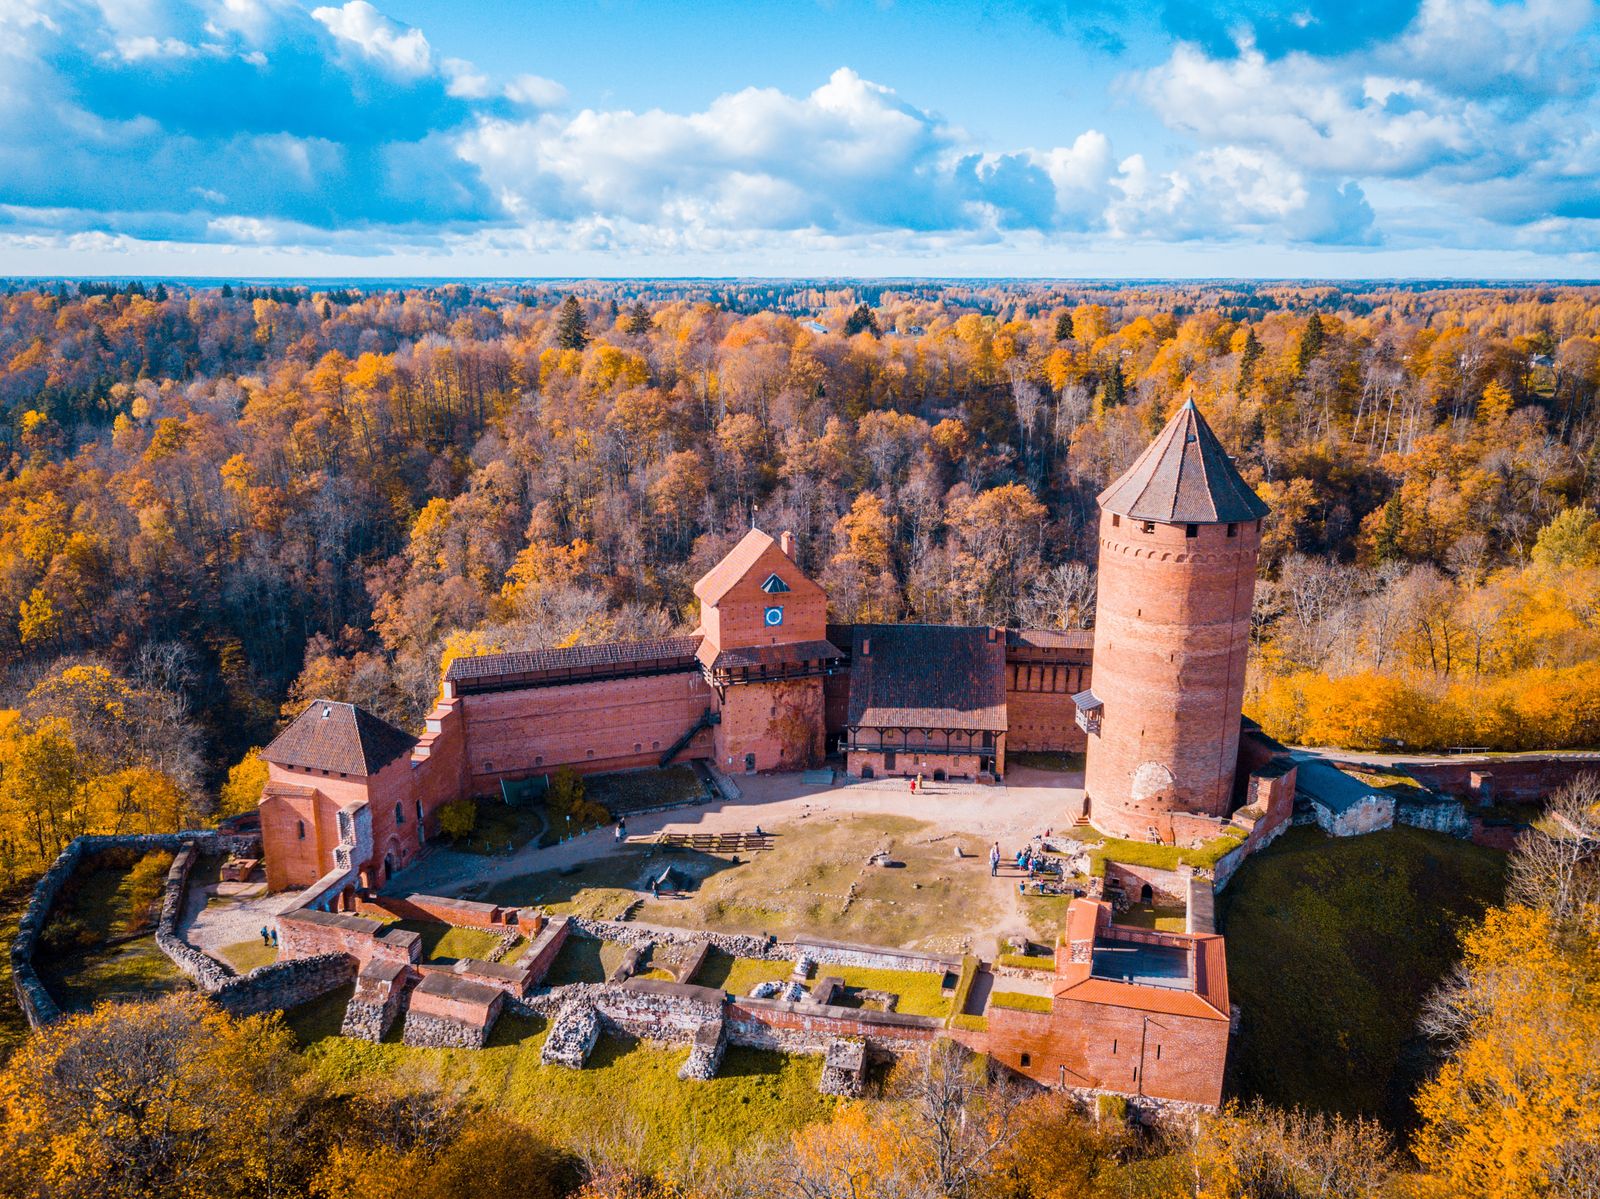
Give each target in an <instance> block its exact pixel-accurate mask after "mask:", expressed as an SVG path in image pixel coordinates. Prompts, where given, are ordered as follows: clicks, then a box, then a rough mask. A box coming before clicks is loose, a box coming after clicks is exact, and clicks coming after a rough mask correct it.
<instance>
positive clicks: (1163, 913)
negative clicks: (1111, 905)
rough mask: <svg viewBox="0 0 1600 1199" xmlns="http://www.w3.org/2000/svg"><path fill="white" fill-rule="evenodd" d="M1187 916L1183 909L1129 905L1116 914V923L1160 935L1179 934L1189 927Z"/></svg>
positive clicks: (1142, 904) (1138, 904)
mask: <svg viewBox="0 0 1600 1199" xmlns="http://www.w3.org/2000/svg"><path fill="white" fill-rule="evenodd" d="M1188 917H1189V914H1188V912H1186V911H1185V910H1184V909H1183V908H1163V907H1157V906H1156V905H1155V904H1153V903H1133V904H1129V905H1128V907H1127V910H1126V911H1123V912H1118V913H1117V916H1116V923H1118V924H1125V925H1127V926H1128V927H1130V928H1148V929H1153V930H1155V931H1156V932H1161V933H1181V932H1183V931H1184V930H1185V929H1187V928H1188V926H1189V920H1188Z"/></svg>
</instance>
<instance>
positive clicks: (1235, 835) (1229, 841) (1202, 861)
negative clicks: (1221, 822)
mask: <svg viewBox="0 0 1600 1199" xmlns="http://www.w3.org/2000/svg"><path fill="white" fill-rule="evenodd" d="M1248 835H1249V834H1248V833H1246V832H1245V831H1244V830H1243V829H1234V828H1230V829H1228V830H1227V831H1226V832H1224V833H1223V834H1222V835H1221V836H1218V837H1213V838H1212V839H1211V840H1209V841H1207V842H1206V843H1205V844H1204V845H1201V846H1198V847H1197V848H1195V849H1189V848H1187V847H1185V846H1182V845H1157V844H1155V843H1154V842H1153V841H1125V840H1123V839H1122V838H1120V837H1107V838H1105V840H1104V843H1103V844H1101V845H1097V846H1096V847H1095V848H1093V849H1091V850H1090V851H1089V870H1090V872H1091V873H1093V874H1094V875H1096V876H1098V877H1104V876H1105V872H1106V863H1107V862H1108V861H1111V862H1126V863H1127V864H1128V865H1130V866H1152V867H1154V868H1155V869H1157V870H1176V869H1177V868H1178V867H1179V866H1193V867H1195V868H1196V869H1197V870H1210V869H1211V867H1213V866H1215V865H1216V864H1217V863H1218V862H1219V861H1221V860H1222V859H1223V857H1224V856H1226V855H1227V854H1228V853H1229V852H1230V851H1232V850H1234V849H1236V848H1238V846H1239V845H1240V844H1241V843H1242V842H1243V841H1244V839H1245V838H1246V837H1247V836H1248Z"/></svg>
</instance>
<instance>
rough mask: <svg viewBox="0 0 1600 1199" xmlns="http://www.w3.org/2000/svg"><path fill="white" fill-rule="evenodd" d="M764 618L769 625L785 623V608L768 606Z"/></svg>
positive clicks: (774, 625)
mask: <svg viewBox="0 0 1600 1199" xmlns="http://www.w3.org/2000/svg"><path fill="white" fill-rule="evenodd" d="M762 619H764V620H765V621H766V622H767V624H768V625H769V626H772V627H776V626H778V625H780V624H782V623H783V609H782V608H768V609H767V611H766V615H765V616H764V617H763V618H762Z"/></svg>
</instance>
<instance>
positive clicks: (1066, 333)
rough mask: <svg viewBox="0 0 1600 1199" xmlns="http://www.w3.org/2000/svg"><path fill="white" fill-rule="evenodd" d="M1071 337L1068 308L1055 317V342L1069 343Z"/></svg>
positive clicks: (1069, 311) (1070, 314)
mask: <svg viewBox="0 0 1600 1199" xmlns="http://www.w3.org/2000/svg"><path fill="white" fill-rule="evenodd" d="M1073 337H1074V334H1073V331H1072V310H1071V309H1070V308H1069V309H1067V310H1066V311H1064V312H1063V313H1062V314H1061V315H1060V316H1058V317H1056V340H1057V341H1071V340H1072V338H1073Z"/></svg>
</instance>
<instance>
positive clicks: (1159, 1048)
mask: <svg viewBox="0 0 1600 1199" xmlns="http://www.w3.org/2000/svg"><path fill="white" fill-rule="evenodd" d="M1160 1060H1161V1046H1160V1045H1157V1046H1156V1061H1158V1062H1159V1061H1160Z"/></svg>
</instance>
